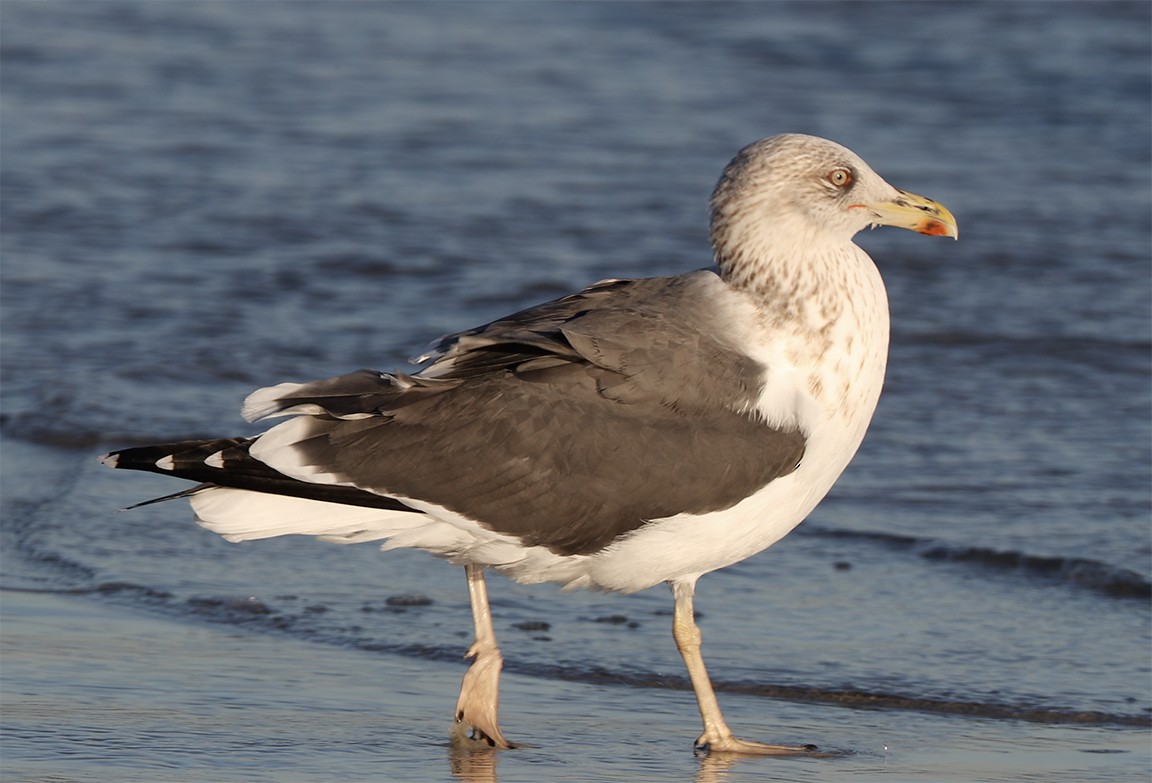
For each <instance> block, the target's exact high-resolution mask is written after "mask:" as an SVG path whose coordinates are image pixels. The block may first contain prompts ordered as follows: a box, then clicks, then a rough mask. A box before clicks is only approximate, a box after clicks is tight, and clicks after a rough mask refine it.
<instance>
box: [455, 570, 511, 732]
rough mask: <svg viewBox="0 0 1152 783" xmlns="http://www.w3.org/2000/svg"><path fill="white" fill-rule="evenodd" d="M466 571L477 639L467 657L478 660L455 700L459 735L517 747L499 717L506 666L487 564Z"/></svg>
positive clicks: (466, 675) (465, 678) (469, 671)
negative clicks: (486, 576)
mask: <svg viewBox="0 0 1152 783" xmlns="http://www.w3.org/2000/svg"><path fill="white" fill-rule="evenodd" d="M465 570H466V571H467V574H468V597H469V598H470V599H471V601H472V623H473V625H474V626H475V629H476V640H475V641H474V642H473V643H472V646H471V647H469V648H468V652H467V653H466V654H465V656H464V657H466V658H473V659H475V660H473V662H472V665H471V666H470V667H468V672H467V673H466V674H465V675H464V682H463V683H462V684H461V685H460V698H459V699H458V700H457V701H456V723H457V724H458V732H457V736H461V737H467V738H468V739H471V740H475V741H479V742H483V743H484V744H486V745H488V746H490V747H494V748H512V747H515V746H514V745H513V744H512V743H511V742H509V741H508V740H506V739H504V734H503V732H501V731H500V724H499V721H498V719H497V713H498V711H499V707H500V670H501V669H502V668H503V667H504V657H503V656H502V655H500V648H499V647H498V646H497V645H496V631H495V629H494V628H493V627H492V611H491V609H489V607H488V589H487V587H486V586H485V583H484V567H483V566H475V565H468V566H465Z"/></svg>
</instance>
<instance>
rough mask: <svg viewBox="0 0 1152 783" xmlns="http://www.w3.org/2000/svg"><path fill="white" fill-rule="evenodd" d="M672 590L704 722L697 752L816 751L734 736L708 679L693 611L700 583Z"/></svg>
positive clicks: (676, 633)
mask: <svg viewBox="0 0 1152 783" xmlns="http://www.w3.org/2000/svg"><path fill="white" fill-rule="evenodd" d="M671 587H672V595H673V596H674V597H675V601H676V604H675V611H674V614H673V620H672V637H673V638H674V639H675V640H676V648H677V649H678V650H680V656H681V657H682V658H683V659H684V665H685V666H686V667H688V676H689V678H691V680H692V688H693V689H694V690H695V691H696V703H697V704H698V705H699V707H700V717H701V719H702V720H703V721H704V733H703V734H701V735H700V738H699V739H697V740H696V752H697V753H705V754H706V753H740V754H744V755H753V756H787V755H795V754H802V753H811V752H812V751H814V750H816V747H815V746H814V745H802V746H792V745H767V744H765V743H763V742H751V741H749V740H742V739H739V738H737V737H736V736H734V735H733V734H732V730H731V729H729V728H728V724H727V723H725V722H724V716H723V714H721V712H720V703H719V702H718V701H716V692H715V691H714V690H713V689H712V680H711V679H709V677H708V669H707V668H705V666H704V658H703V657H701V655H700V640H701V636H700V627H699V626H698V625H696V618H695V616H694V615H695V612H694V610H693V608H692V596H693V594H694V593H695V590H696V580H695V579H692V580H688V581H679V582H672V583H671Z"/></svg>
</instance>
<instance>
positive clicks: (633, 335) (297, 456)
mask: <svg viewBox="0 0 1152 783" xmlns="http://www.w3.org/2000/svg"><path fill="white" fill-rule="evenodd" d="M699 274H701V273H697V275H684V276H679V277H673V278H654V279H649V280H637V281H613V282H610V283H606V284H604V285H602V286H596V287H593V288H592V289H589V290H587V291H585V292H582V293H581V294H577V295H575V296H573V297H567V298H565V299H561V300H557V301H555V302H551V303H548V304H546V305H542V306H541V307H539V308H533V309H531V310H526V311H523V312H521V313H518V314H516V315H514V316H510V317H509V318H507V319H502V320H501V321H497V322H493V323H492V324H489V325H487V326H485V327H481V328H479V329H476V330H472V331H470V332H464V333H461V334H460V335H455V336H454V337H452V338H447V339H446V341H444V342H442V343H441V346H442V347H443V348H444V351H443V353H442V355H441V356H440V357H439V358H438V359H437V360H436V362H435V363H433V364H432V365H431V366H430V367H429V368H428V370H426V371H425V372H423V373H420V374H418V375H416V376H412V377H409V376H397V375H386V374H382V373H371V372H367V371H363V372H361V373H354V374H352V375H349V376H343V377H342V378H337V379H332V380H329V381H321V382H317V383H316V384H304V385H301V386H293V387H291V388H290V389H285V392H286V394H285V398H284V401H283V404H282V405H280V406H279V411H275V410H274V409H275V408H276V407H277V405H276V404H275V401H274V399H273V398H274V397H275V395H274V394H270V392H274V391H275V389H273V390H265V391H262V392H258V393H257V396H258V395H261V394H263V395H264V397H263V398H262V400H261V406H260V407H261V408H262V409H263V410H266V411H270V412H271V415H277V413H280V414H283V413H293V412H299V413H304V414H311V415H305V416H302V417H300V418H297V419H294V420H292V421H290V422H287V423H285V424H283V425H281V427H282V428H284V429H280V428H277V429H274V430H272V431H271V433H269V434H268V435H266V436H264V437H267V438H268V442H267V448H264V449H261V448H260V445H261V444H257V446H256V447H254V448H253V452H254V454H255V455H256V456H257V457H258V458H259V459H261V460H264V461H265V462H267V463H268V464H269V465H271V466H272V467H273V468H275V469H277V470H279V471H282V472H284V473H286V474H288V475H292V476H296V477H298V478H302V479H304V480H315V481H323V482H332V483H339V484H347V485H351V486H355V487H359V488H361V489H364V490H369V491H371V492H374V493H378V494H380V495H387V496H396V497H398V498H400V499H409V500H421V501H426V502H429V503H433V504H436V505H439V506H442V507H445V508H448V509H450V510H452V511H454V512H456V513H459V514H461V515H463V516H465V517H467V518H469V519H472V520H474V521H476V522H479V523H480V524H481V525H483V526H485V527H487V528H489V529H491V530H494V531H498V532H500V533H505V534H509V535H514V536H518V537H520V538H521V539H522V540H523V541H524V543H526V544H528V545H541V546H546V547H549V548H550V549H552V550H553V551H555V552H557V553H560V554H580V553H588V552H593V551H596V550H597V549H599V548H601V547H603V546H605V545H607V544H609V543H610V542H611V541H612V540H614V539H615V538H617V537H619V536H620V535H623V534H625V533H627V532H629V531H631V530H635V529H636V528H638V527H640V526H642V525H643V524H645V523H646V522H647V521H649V520H652V519H659V518H662V517H668V516H672V515H675V514H678V513H682V512H689V513H704V512H708V511H716V510H720V509H724V508H728V507H731V506H732V505H735V504H736V503H737V502H739V501H740V500H742V499H743V498H745V497H747V496H748V495H750V494H752V493H754V492H755V491H757V490H759V489H760V488H762V487H763V486H765V485H766V484H768V483H769V482H771V481H772V480H773V479H774V478H777V477H779V476H782V475H786V474H788V473H790V472H792V471H793V470H794V469H795V468H796V466H797V464H798V463H799V461H800V457H801V455H802V454H803V450H804V438H803V435H802V434H801V433H799V432H796V431H783V430H779V429H773V428H772V427H769V426H768V425H766V424H765V423H763V422H762V421H760V420H759V419H757V418H756V417H755V416H754V415H749V414H748V413H747V411H748V410H750V409H751V407H752V404H753V403H754V401H755V399H756V394H757V392H758V390H759V386H760V378H761V375H762V368H761V367H760V366H759V365H758V364H756V363H755V362H754V361H752V360H751V359H750V358H748V357H747V356H746V355H745V354H743V353H742V352H740V351H738V350H735V349H733V348H732V347H730V346H728V345H726V340H725V339H724V335H722V334H720V333H718V332H717V331H716V329H715V324H712V323H710V319H711V318H712V316H711V309H710V308H709V307H708V306H707V305H708V304H709V301H708V299H707V294H708V293H709V292H710V291H712V290H713V288H712V287H711V284H710V283H708V281H707V280H706V279H702V278H700V277H699ZM712 304H715V303H714V302H712ZM277 388H282V387H277ZM351 400H359V403H353V404H350V401H351ZM334 401H339V402H338V403H337V402H334Z"/></svg>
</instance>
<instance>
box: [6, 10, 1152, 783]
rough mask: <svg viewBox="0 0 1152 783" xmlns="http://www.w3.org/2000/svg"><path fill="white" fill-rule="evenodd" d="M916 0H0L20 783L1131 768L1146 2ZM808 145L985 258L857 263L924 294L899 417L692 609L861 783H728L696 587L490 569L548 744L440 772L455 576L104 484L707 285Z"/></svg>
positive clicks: (1009, 775) (907, 350) (1061, 775)
mask: <svg viewBox="0 0 1152 783" xmlns="http://www.w3.org/2000/svg"><path fill="white" fill-rule="evenodd" d="M910 8H912V6H910V5H908V4H887V3H847V4H839V3H822V4H818V5H806V4H790V3H719V4H716V3H709V4H703V3H700V4H684V3H681V4H672V5H666V4H653V3H612V4H607V3H596V4H584V3H567V4H526V3H477V4H448V3H439V4H417V3H386V4H385V3H279V2H268V3H261V4H239V3H196V4H190V3H181V4H176V3H148V2H135V3H132V2H129V3H121V2H103V3H85V4H81V3H66V2H37V3H33V2H23V1H22V0H8V2H6V3H4V6H3V8H2V9H0V13H2V15H3V25H2V27H0V35H2V36H3V38H2V50H0V54H2V57H3V62H2V65H3V69H2V71H0V124H2V129H0V130H2V133H0V156H2V157H0V165H2V167H3V177H2V179H0V188H2V196H3V202H2V207H3V213H2V216H0V217H2V219H3V231H2V233H0V242H2V251H3V289H2V295H3V312H2V318H3V329H2V331H0V362H2V363H3V373H4V375H3V381H4V388H3V411H2V417H3V418H2V428H0V436H2V438H3V452H2V456H3V470H4V482H3V490H4V491H3V516H2V517H0V536H2V538H0V543H2V544H3V547H2V550H0V552H2V555H3V568H4V573H3V585H2V586H3V588H4V590H3V592H2V596H3V610H4V615H5V619H4V625H5V629H4V638H3V644H4V670H3V672H2V673H0V678H2V682H0V684H2V691H3V696H4V699H5V710H4V712H5V721H6V723H7V727H6V728H5V735H4V753H3V757H4V760H3V764H4V767H5V771H6V773H7V774H11V775H13V779H29V780H48V779H54V780H55V779H68V780H71V779H76V780H92V779H109V780H112V779H116V780H185V779H189V778H188V777H187V775H189V774H191V775H193V776H194V777H197V778H203V779H214V780H215V779H235V780H263V779H269V780H278V781H279V780H331V779H335V778H344V779H360V778H365V779H367V778H368V777H371V776H373V775H375V774H376V773H378V772H379V771H380V770H382V769H389V770H392V772H393V773H394V774H395V775H400V776H402V778H403V779H406V780H441V779H448V778H450V777H451V778H456V779H465V780H487V779H495V777H497V776H498V777H499V779H501V780H521V779H522V780H533V779H563V778H564V777H565V776H567V777H571V778H572V779H581V780H612V779H629V780H667V779H681V778H685V779H686V778H696V779H700V780H719V779H722V778H723V779H725V780H775V779H788V780H836V779H840V778H841V777H845V778H847V777H853V776H859V775H860V774H882V773H883V774H896V775H897V776H898V777H900V779H906V780H973V779H981V780H985V779H987V780H1038V779H1043V780H1077V781H1084V780H1118V781H1119V780H1133V779H1137V776H1139V775H1142V774H1146V770H1147V768H1148V753H1147V747H1148V743H1147V728H1148V726H1149V721H1150V719H1152V662H1150V660H1149V653H1148V650H1149V646H1148V645H1149V639H1150V630H1149V611H1148V609H1149V597H1150V596H1152V588H1150V582H1149V580H1150V577H1152V524H1150V523H1152V519H1150V502H1149V501H1150V498H1149V484H1150V482H1149V468H1150V465H1152V456H1150V448H1149V446H1150V443H1152V425H1150V418H1149V410H1150V405H1152V394H1150V384H1149V361H1148V360H1149V353H1150V352H1149V348H1150V346H1152V339H1150V326H1149V324H1150V318H1149V311H1150V301H1152V300H1150V294H1152V271H1150V264H1149V237H1150V228H1152V225H1150V223H1152V221H1150V215H1152V196H1150V174H1149V172H1150V165H1149V163H1150V161H1149V157H1150V156H1149V126H1150V120H1149V117H1150V114H1152V113H1150V111H1149V108H1150V107H1149V87H1150V78H1149V65H1148V63H1149V59H1150V58H1149V55H1150V46H1149V37H1150V36H1149V29H1150V26H1149V21H1150V19H1149V7H1148V6H1147V4H1144V3H1090V4H1089V3H1072V2H1059V3H1041V2H1028V3H1013V4H1000V3H989V4H983V3H965V4H946V5H945V4H924V5H916V6H915V9H916V13H915V15H910V14H909V13H908V10H909V9H910ZM781 131H799V132H809V133H816V134H820V135H825V136H829V137H831V138H835V139H837V140H838V141H841V142H843V143H845V144H847V145H848V146H850V147H852V148H853V149H855V150H856V151H857V152H859V153H860V154H861V155H862V156H863V157H864V158H865V159H867V160H868V161H869V162H870V163H872V164H873V166H874V167H875V168H876V169H877V170H878V171H879V172H880V173H881V174H882V175H884V176H885V177H886V178H887V179H889V181H891V182H893V183H894V184H896V185H897V186H899V187H904V188H907V189H909V190H913V191H916V192H920V193H924V194H926V195H929V196H932V197H934V198H937V199H939V200H941V201H943V202H944V203H946V204H947V205H948V206H949V207H950V208H951V209H952V211H953V212H954V213H955V214H956V215H957V217H958V219H959V221H960V227H961V241H960V242H958V243H944V242H940V241H931V240H927V239H924V238H921V237H916V236H913V235H910V234H907V233H906V232H896V231H880V232H876V233H874V234H868V235H866V236H862V237H861V238H860V242H861V244H863V245H864V246H865V247H867V249H868V250H869V252H870V253H871V254H872V255H873V257H875V258H876V259H877V260H878V262H879V264H880V266H881V268H882V271H883V272H884V275H885V278H886V280H887V282H888V285H889V289H890V295H891V299H892V309H893V349H892V358H891V362H890V372H889V382H888V385H887V389H886V393H885V397H884V398H883V399H882V401H881V405H880V409H879V411H878V413H877V418H876V420H875V422H874V424H873V427H872V429H871V431H870V434H869V436H868V438H867V440H866V441H865V444H864V447H863V448H862V449H861V452H860V454H859V456H858V457H857V459H856V461H855V463H854V464H853V466H852V467H851V468H850V469H849V470H848V472H847V473H846V474H845V476H844V478H843V479H842V480H841V482H840V484H839V485H838V486H837V488H836V490H835V491H834V493H833V495H832V496H831V497H830V498H829V499H828V500H827V501H826V502H825V503H824V504H823V505H821V506H820V507H819V508H818V509H817V511H816V512H815V513H814V514H813V517H812V519H811V521H810V522H808V523H806V524H805V525H803V526H802V527H801V528H800V529H798V530H797V532H796V533H794V534H793V535H792V536H790V537H788V538H786V539H785V540H784V541H783V542H781V543H780V544H778V545H777V546H775V547H773V548H772V549H771V550H769V551H768V552H765V553H763V554H761V555H759V556H757V557H754V558H752V559H751V560H749V561H746V562H744V563H741V564H739V565H737V566H734V567H732V568H730V569H727V570H725V571H722V572H718V573H717V574H714V575H711V576H709V577H707V578H705V579H704V580H702V582H701V586H700V599H699V609H700V610H701V611H702V612H703V618H702V620H701V623H702V626H703V628H704V631H705V634H706V642H705V654H706V656H707V657H708V660H709V663H710V667H711V669H712V671H713V676H714V677H715V679H716V680H717V681H718V684H719V686H720V688H721V690H722V691H724V692H723V693H722V694H721V697H722V699H724V702H725V706H726V707H727V709H728V710H729V712H730V713H731V715H730V717H732V719H733V722H734V723H738V724H740V725H741V726H742V728H743V730H744V733H745V734H751V735H753V736H763V738H765V739H771V740H778V741H789V740H790V741H801V742H807V741H811V742H817V743H819V744H821V745H828V746H832V747H836V748H843V749H846V750H848V751H850V753H849V755H848V756H846V757H845V758H843V759H840V760H838V761H827V760H825V761H819V760H808V761H804V762H786V763H785V765H784V766H781V765H780V764H769V765H764V764H763V763H761V762H756V763H753V764H752V765H750V766H749V765H748V764H742V765H737V766H735V767H732V768H717V767H715V766H714V765H713V766H707V765H705V766H701V765H700V763H699V762H696V761H694V760H693V759H692V758H691V755H690V753H689V752H688V749H689V745H690V740H691V738H692V737H694V736H695V735H696V733H697V732H698V728H697V726H696V725H695V721H696V718H695V716H694V712H695V708H694V706H693V704H692V700H691V695H690V693H689V692H687V691H686V690H684V689H685V688H686V687H687V686H686V683H685V678H684V675H683V672H682V666H681V664H680V661H679V659H678V656H677V655H676V652H675V648H674V646H673V644H672V642H671V639H670V638H668V637H669V634H668V626H669V624H670V617H669V614H668V613H669V610H670V604H671V601H670V597H669V596H668V595H667V593H666V591H663V590H659V589H657V590H650V591H647V592H644V593H641V594H638V595H635V596H628V597H620V596H608V595H599V594H587V593H573V594H561V593H559V592H557V591H556V590H554V589H552V588H550V587H523V586H517V585H512V584H510V583H508V582H506V581H504V580H500V579H495V580H493V585H492V591H493V593H494V606H495V609H496V612H497V630H498V632H499V633H500V635H501V637H502V640H503V643H504V651H505V655H506V658H507V671H508V672H509V673H510V674H509V678H508V683H509V684H508V693H507V694H506V695H505V720H504V722H505V729H506V730H507V732H508V733H509V735H510V736H512V737H513V738H515V739H524V740H526V741H530V742H531V743H532V744H534V745H537V746H538V748H537V749H533V750H530V751H525V752H524V753H522V754H500V760H499V768H498V769H493V768H492V767H491V764H492V763H494V762H493V761H492V760H491V759H488V760H485V759H479V760H477V759H471V760H468V759H464V760H461V759H449V758H448V756H447V752H446V750H445V749H444V748H443V747H441V745H442V743H443V741H444V737H445V736H446V723H447V717H448V715H449V711H450V709H451V707H452V704H453V703H454V701H453V700H454V698H455V696H454V690H455V687H456V684H457V682H458V678H459V676H460V675H461V673H462V668H461V665H460V655H461V653H462V651H463V648H464V647H465V646H466V644H467V641H468V639H467V637H468V634H469V620H468V608H467V598H466V593H465V591H464V581H463V575H462V573H457V570H458V569H453V568H451V567H449V566H446V565H444V564H441V563H438V562H436V561H434V560H432V559H431V558H429V557H427V556H426V555H422V554H421V553H404V552H397V553H389V554H388V555H386V556H383V555H381V554H380V553H379V552H377V551H376V550H375V548H373V547H370V546H364V547H350V548H341V547H333V546H326V545H322V544H319V543H316V542H312V541H307V540H273V541H266V542H260V543H258V544H251V545H244V546H233V545H229V544H226V543H225V542H223V541H221V540H220V539H218V538H217V537H215V536H214V535H212V534H210V533H207V532H206V531H203V530H201V529H199V528H198V527H196V526H195V525H194V524H192V523H191V521H190V515H189V512H188V510H187V508H186V507H184V506H183V505H181V504H161V505H156V506H148V507H146V508H142V509H137V510H134V511H131V512H123V513H121V512H119V511H118V510H117V509H120V508H122V507H123V506H126V505H128V504H130V503H132V502H135V501H137V500H140V499H144V498H147V497H152V496H155V495H159V494H164V493H166V492H170V491H173V490H175V489H176V488H177V487H176V486H174V485H172V484H169V483H167V482H165V481H164V480H163V479H162V478H159V477H152V476H144V475H130V474H129V475H124V474H120V473H113V472H111V471H108V470H106V469H104V468H102V467H100V466H99V465H97V464H96V463H95V460H94V457H95V456H96V455H97V454H99V453H100V452H102V451H104V450H106V449H108V448H111V447H115V446H122V445H126V444H129V443H136V442H148V441H162V440H165V439H174V438H181V437H195V436H208V435H234V434H243V433H245V432H247V431H249V429H248V428H247V426H246V425H244V424H243V422H241V421H240V420H239V416H238V413H237V410H238V405H239V401H240V400H241V399H242V398H243V397H244V395H245V394H246V393H247V392H248V391H250V390H251V389H252V388H255V387H258V386H263V385H267V384H270V383H274V382H278V381H281V380H289V379H294V380H308V379H312V378H320V377H326V376H329V375H334V374H338V373H341V372H344V371H347V370H349V369H353V368H356V367H361V366H366V367H378V368H384V369H387V368H391V367H394V366H396V365H399V364H401V363H402V362H403V361H404V360H405V357H407V356H410V355H412V354H416V353H419V352H420V350H421V349H422V347H423V346H424V345H425V344H426V343H427V342H428V341H429V340H430V339H431V338H434V337H436V336H437V335H439V334H443V333H445V332H449V331H454V330H458V329H462V328H467V327H469V326H473V325H475V324H478V323H481V322H484V321H487V320H491V319H492V318H493V317H496V316H498V315H501V314H503V313H506V312H509V311H511V310H513V309H515V308H519V307H522V306H526V305H529V304H533V303H535V302H539V301H543V300H545V299H548V298H551V297H554V296H557V295H560V294H563V293H566V292H568V291H570V290H572V289H574V288H576V287H578V286H581V285H584V284H587V283H589V282H592V281H594V280H597V279H599V278H602V277H607V276H641V275H653V274H664V273H672V272H678V271H683V270H686V269H692V268H696V267H700V266H703V265H705V264H706V263H707V262H708V247H707V237H706V226H705V220H706V210H705V202H706V198H707V195H708V193H709V191H710V189H711V186H712V184H713V182H714V180H715V177H716V176H717V175H718V173H719V171H720V169H721V168H722V167H723V165H724V164H725V163H726V162H727V160H728V159H729V158H730V157H731V155H732V154H733V153H734V152H735V150H736V149H738V148H739V147H741V146H743V145H744V144H746V143H747V142H749V141H752V140H754V139H756V138H759V137H762V136H766V135H770V134H772V133H777V132H781ZM30 591H32V592H30ZM405 597H408V598H407V599H405ZM412 597H417V598H418V599H419V600H415V601H413V600H410V599H411V598H412ZM389 599H392V600H389ZM81 662H83V663H84V664H85V665H81ZM400 737H404V738H407V741H400V739H399V738H400ZM113 738H116V739H115V740H113ZM670 759H671V760H670ZM389 765H391V766H389ZM53 775H56V777H52V776H53ZM377 776H378V775H377Z"/></svg>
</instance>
